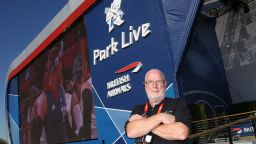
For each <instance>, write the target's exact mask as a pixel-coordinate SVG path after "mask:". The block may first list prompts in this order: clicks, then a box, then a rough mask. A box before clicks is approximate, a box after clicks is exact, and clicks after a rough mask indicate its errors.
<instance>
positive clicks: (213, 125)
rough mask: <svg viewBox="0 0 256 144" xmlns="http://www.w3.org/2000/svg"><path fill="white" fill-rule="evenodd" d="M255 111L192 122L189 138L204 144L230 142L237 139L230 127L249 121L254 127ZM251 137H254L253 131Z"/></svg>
mask: <svg viewBox="0 0 256 144" xmlns="http://www.w3.org/2000/svg"><path fill="white" fill-rule="evenodd" d="M255 114H256V111H251V112H246V113H239V114H234V115H226V116H221V117H215V118H211V119H205V120H200V121H194V122H192V127H193V131H194V132H193V134H192V135H190V136H189V139H190V140H191V141H193V143H199V144H201V143H202V144H205V143H215V142H220V141H222V142H223V141H226V142H230V143H231V144H232V143H233V141H235V140H239V136H238V135H236V133H234V131H233V132H232V130H231V128H232V127H233V126H236V125H239V124H246V123H251V124H252V126H253V128H254V129H255V120H256V115H255ZM252 132H254V136H253V138H254V139H255V131H252ZM240 133H241V132H240Z"/></svg>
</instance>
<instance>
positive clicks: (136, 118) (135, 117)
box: [129, 114, 144, 122]
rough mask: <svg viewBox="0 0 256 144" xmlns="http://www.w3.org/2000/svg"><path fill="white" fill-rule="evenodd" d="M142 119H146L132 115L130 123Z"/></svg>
mask: <svg viewBox="0 0 256 144" xmlns="http://www.w3.org/2000/svg"><path fill="white" fill-rule="evenodd" d="M140 119H144V117H143V116H141V115H138V114H135V115H132V116H131V117H130V118H129V122H132V121H135V120H140Z"/></svg>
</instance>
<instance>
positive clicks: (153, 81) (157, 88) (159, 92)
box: [145, 70, 167, 102]
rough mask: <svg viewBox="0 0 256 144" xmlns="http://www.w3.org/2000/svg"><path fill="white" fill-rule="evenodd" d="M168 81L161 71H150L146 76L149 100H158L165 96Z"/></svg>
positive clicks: (146, 89)
mask: <svg viewBox="0 0 256 144" xmlns="http://www.w3.org/2000/svg"><path fill="white" fill-rule="evenodd" d="M166 84H167V83H166V81H165V79H164V77H163V75H162V74H161V72H160V71H157V70H152V71H149V72H148V74H147V76H146V78H145V91H146V93H147V96H148V99H149V101H152V102H158V101H159V100H162V99H163V98H164V97H165V89H166Z"/></svg>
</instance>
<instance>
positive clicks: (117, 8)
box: [105, 0, 124, 32]
mask: <svg viewBox="0 0 256 144" xmlns="http://www.w3.org/2000/svg"><path fill="white" fill-rule="evenodd" d="M121 3H122V0H114V1H113V2H112V4H111V7H107V8H105V14H106V22H107V24H108V32H111V31H112V30H113V29H114V28H115V26H121V25H122V24H123V23H124V20H123V19H122V18H123V15H124V12H123V11H122V10H121Z"/></svg>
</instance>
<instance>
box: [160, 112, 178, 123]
mask: <svg viewBox="0 0 256 144" xmlns="http://www.w3.org/2000/svg"><path fill="white" fill-rule="evenodd" d="M160 115H161V119H162V123H163V124H172V123H175V122H176V119H175V116H173V115H172V114H168V113H160Z"/></svg>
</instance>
